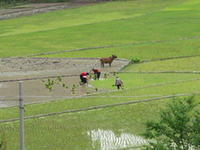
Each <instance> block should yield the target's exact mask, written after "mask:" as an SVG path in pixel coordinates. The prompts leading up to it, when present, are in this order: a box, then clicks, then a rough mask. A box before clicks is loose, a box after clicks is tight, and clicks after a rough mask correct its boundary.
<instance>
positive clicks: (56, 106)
mask: <svg viewBox="0 0 200 150" xmlns="http://www.w3.org/2000/svg"><path fill="white" fill-rule="evenodd" d="M145 1H146V0H143V1H132V2H130V1H126V2H111V3H105V4H100V5H94V6H91V7H83V8H79V9H73V10H70V11H57V12H52V13H47V14H42V15H37V16H33V17H24V18H21V19H15V20H7V21H1V22H0V27H1V29H2V30H1V31H0V32H1V35H0V43H1V45H2V46H1V48H0V54H1V57H7V56H13V55H19V56H23V55H27V54H32V53H38V52H43V51H54V50H59V49H71V48H79V47H88V46H97V45H105V44H123V43H130V42H131V43H132V42H139V44H136V45H130V46H119V47H117V48H110V49H102V50H91V51H84V52H72V53H66V56H68V57H71V56H72V57H77V56H84V57H88V56H89V57H96V56H98V57H99V56H103V55H110V54H112V53H119V56H120V57H124V58H132V57H139V58H141V59H152V58H160V57H171V56H180V55H198V54H199V39H192V40H179V41H173V42H165V43H152V42H149V43H148V42H145V43H141V42H144V41H154V40H176V39H180V38H182V37H192V36H198V34H199V30H198V23H199V20H198V19H196V18H197V17H199V14H198V13H197V12H198V11H199V8H200V6H199V2H198V0H188V1H187V2H186V3H184V2H183V1H181V2H183V4H182V3H180V1H176V2H174V1H172V0H169V1H165V2H163V1H161V0H157V3H155V1H154V2H153V1H148V2H149V3H145ZM128 4H131V5H128ZM161 4H162V5H161ZM129 6H130V7H129ZM139 6H140V7H139ZM166 6H169V7H167V8H165V7H166ZM132 7H134V8H138V9H132ZM111 8H112V9H111ZM119 9H123V10H122V11H120V12H119ZM159 9H161V10H160V11H158V10H159ZM103 10H104V11H103ZM102 11H103V12H104V13H105V14H104V16H105V17H102V16H101V15H100V14H101V13H102ZM92 12H93V13H92ZM96 12H97V15H95V13H96ZM149 12H153V13H150V14H148V15H145V14H146V13H149ZM74 13H75V14H74ZM72 14H74V15H75V16H73V17H70V15H72ZM98 14H99V15H98ZM67 15H69V16H68V18H67ZM44 16H46V18H47V20H46V22H45V21H43V22H42V18H43V17H44ZM50 16H52V17H54V18H55V19H56V21H52V18H51V17H50ZM55 16H58V17H55ZM84 17H85V18H84ZM65 18H66V19H70V18H72V19H74V21H73V20H69V22H67V23H66V22H65V20H64V19H65ZM122 18H125V19H122ZM188 18H189V21H188ZM85 21H88V22H85ZM13 22H14V23H13ZM38 22H41V24H38ZM76 23H77V24H76ZM87 23H89V24H87ZM88 29H89V30H88ZM32 31H34V32H32ZM68 35H69V36H68ZM16 37H17V39H16ZM127 37H128V38H127ZM14 39H15V40H14ZM11 40H12V41H13V43H10V41H11ZM50 43H51V44H50ZM86 52H87V53H86ZM131 53H132V55H130V54H131ZM51 57H61V55H53V56H51ZM198 60H199V58H198V57H196V58H187V59H180V60H169V61H163V62H151V63H146V64H140V65H133V66H130V67H128V68H127V70H126V71H158V70H187V69H188V70H198V69H199V67H198V65H196V64H197V63H198ZM188 61H190V63H187V62H188ZM173 64H176V65H173ZM182 64H183V65H184V67H182V66H183V65H182ZM120 77H121V78H122V79H123V80H124V82H125V85H126V87H125V90H123V91H120V92H113V93H107V94H104V95H105V96H108V97H109V96H114V95H118V96H128V95H130V96H141V97H134V98H123V99H122V98H107V99H102V98H88V99H72V100H64V101H58V102H50V103H47V104H36V105H28V106H26V109H27V111H26V115H35V114H40V113H48V112H55V111H62V110H66V109H74V108H82V107H88V106H94V105H99V104H112V103H117V102H125V101H129V100H140V99H144V98H148V97H154V96H156V95H157V96H158V95H168V94H176V93H193V92H198V91H199V89H200V86H199V84H198V83H199V82H200V81H188V82H184V83H176V84H166V85H162V86H157V87H146V88H143V89H135V88H137V87H140V86H145V85H154V84H157V83H167V82H173V81H177V80H188V79H196V78H199V75H186V74H180V75H175V74H156V75H139V74H127V73H124V74H120ZM113 81H114V79H113V78H111V79H108V80H105V81H98V82H94V83H93V84H94V85H95V86H97V87H98V88H105V87H106V88H108V89H109V90H112V89H113V88H114V87H112V84H113ZM164 106H165V102H163V101H162V102H151V103H143V104H135V105H129V106H120V107H116V108H108V109H102V110H98V111H89V112H84V113H75V114H66V115H60V116H56V117H47V118H42V119H36V120H29V121H26V138H27V139H26V142H27V149H58V147H59V149H66V147H67V149H73V150H74V149H82V148H83V147H84V149H93V148H92V147H91V141H90V139H89V137H88V136H87V131H90V130H92V129H98V128H100V129H110V130H113V131H115V133H116V134H117V135H119V134H120V133H121V132H128V133H133V134H141V133H142V132H143V131H144V120H145V121H146V120H148V119H158V114H159V113H158V112H159V108H163V107H164ZM17 109H18V108H8V109H1V110H0V114H1V119H6V118H13V117H17ZM17 125H18V124H17V123H10V124H1V125H0V127H1V129H2V131H4V132H6V137H7V139H8V149H10V150H12V149H13V150H14V149H17V148H18V145H17V142H18V139H17V137H18V135H17V133H18V128H17V127H18V126H17ZM38 139H40V140H38ZM47 141H48V142H47ZM55 141H56V142H55ZM77 142H78V143H79V144H77ZM98 148H99V144H97V147H96V149H98Z"/></svg>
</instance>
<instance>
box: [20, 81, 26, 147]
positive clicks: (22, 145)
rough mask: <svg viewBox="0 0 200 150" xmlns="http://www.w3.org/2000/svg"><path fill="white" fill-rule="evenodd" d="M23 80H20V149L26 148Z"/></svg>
mask: <svg viewBox="0 0 200 150" xmlns="http://www.w3.org/2000/svg"><path fill="white" fill-rule="evenodd" d="M23 94H24V93H23V82H22V81H20V82H19V115H20V128H19V131H20V133H19V136H20V137H19V140H20V147H19V148H20V150H25V147H24V99H23Z"/></svg>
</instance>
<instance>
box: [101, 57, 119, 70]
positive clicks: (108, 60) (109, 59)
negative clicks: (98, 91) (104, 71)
mask: <svg viewBox="0 0 200 150" xmlns="http://www.w3.org/2000/svg"><path fill="white" fill-rule="evenodd" d="M115 58H117V56H115V55H112V56H111V57H107V58H101V59H100V62H101V67H104V64H109V66H111V64H112V62H113V60H114V59H115Z"/></svg>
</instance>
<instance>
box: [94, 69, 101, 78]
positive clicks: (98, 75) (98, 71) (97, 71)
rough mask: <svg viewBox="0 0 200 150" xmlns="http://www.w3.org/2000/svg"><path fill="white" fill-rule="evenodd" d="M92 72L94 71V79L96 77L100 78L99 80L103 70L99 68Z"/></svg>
mask: <svg viewBox="0 0 200 150" xmlns="http://www.w3.org/2000/svg"><path fill="white" fill-rule="evenodd" d="M92 72H93V73H94V80H96V79H98V80H99V78H100V76H101V71H100V70H99V69H94V68H93V69H92Z"/></svg>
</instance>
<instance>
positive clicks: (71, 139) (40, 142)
mask: <svg viewBox="0 0 200 150" xmlns="http://www.w3.org/2000/svg"><path fill="white" fill-rule="evenodd" d="M160 104H162V107H164V106H163V104H164V103H163V102H151V103H148V104H137V105H129V106H121V107H115V108H108V109H103V110H98V111H89V112H84V113H76V114H67V115H61V116H55V117H47V118H42V119H34V120H28V121H26V122H25V125H26V131H25V133H26V138H25V141H26V147H27V149H33V148H37V149H56V150H62V149H73V150H79V149H100V145H99V142H98V141H96V144H95V145H96V148H94V147H92V145H94V143H93V144H92V142H91V139H90V137H89V136H88V135H87V132H88V131H91V130H97V129H102V130H112V131H113V132H114V133H115V134H116V135H119V136H120V134H121V133H131V134H140V133H142V131H144V125H141V122H143V120H148V119H156V118H157V115H158V112H159V110H158V109H157V107H156V106H159V107H161V106H160ZM130 112H131V113H130ZM142 114H145V115H142ZM150 114H151V115H150ZM152 114H153V115H152ZM0 129H1V131H4V132H5V134H6V135H7V136H6V138H7V141H8V149H9V150H15V149H17V148H18V144H17V143H18V142H17V141H18V123H12V124H1V125H0ZM77 143H78V144H77Z"/></svg>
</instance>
